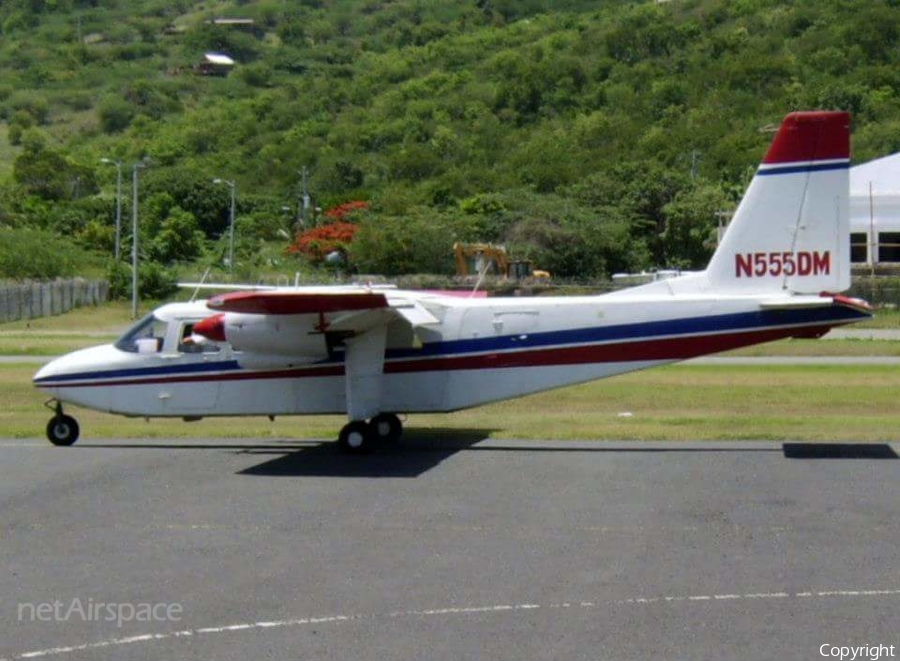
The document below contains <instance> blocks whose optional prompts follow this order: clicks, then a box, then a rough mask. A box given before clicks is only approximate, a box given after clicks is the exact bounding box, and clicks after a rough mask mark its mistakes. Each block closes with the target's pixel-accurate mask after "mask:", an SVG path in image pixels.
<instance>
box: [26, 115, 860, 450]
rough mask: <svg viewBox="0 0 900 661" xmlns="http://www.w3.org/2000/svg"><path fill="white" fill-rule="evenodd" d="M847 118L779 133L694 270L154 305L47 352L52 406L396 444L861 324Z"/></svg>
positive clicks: (68, 433) (52, 434)
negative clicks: (641, 376) (531, 292)
mask: <svg viewBox="0 0 900 661" xmlns="http://www.w3.org/2000/svg"><path fill="white" fill-rule="evenodd" d="M849 127H850V116H849V114H848V113H845V112H832V111H808V112H795V113H791V114H789V115H787V116H786V117H785V118H784V120H783V122H782V123H781V125H780V128H779V130H778V132H777V134H776V135H775V138H774V140H773V142H772V144H771V146H770V147H769V149H768V151H767V153H766V155H765V158H764V159H763V161H762V163H761V164H760V166H759V168H758V170H757V171H756V174H755V176H754V178H753V180H752V181H751V183H750V186H749V187H748V189H747V191H746V193H745V195H744V198H743V200H742V201H741V203H740V205H739V206H738V209H737V210H736V212H735V214H734V216H733V218H732V221H731V223H730V224H729V226H728V228H727V230H726V232H725V234H724V236H723V238H722V240H721V242H720V244H719V246H718V247H717V249H716V251H715V253H714V254H713V256H712V258H711V260H710V262H709V265H708V266H707V268H706V269H705V270H703V271H696V272H692V273H687V274H683V275H679V276H676V277H671V278H667V279H661V280H657V281H654V282H650V283H647V284H644V285H640V286H637V287H631V288H628V289H623V290H620V291H616V292H612V293H607V294H602V295H595V296H572V297H510V298H501V297H496V298H490V297H488V298H475V297H473V298H461V297H458V296H449V295H442V294H440V293H433V292H421V291H404V290H399V289H395V288H391V287H375V286H366V285H349V286H336V287H286V288H273V289H270V290H243V291H233V292H230V293H225V294H220V295H217V296H213V297H212V298H210V299H209V300H208V301H206V302H195V303H173V304H168V305H164V306H162V307H160V308H158V309H156V310H154V311H153V312H152V313H151V314H149V315H147V316H146V317H144V318H143V319H142V320H140V321H139V322H137V323H136V324H135V325H134V326H133V327H132V328H131V329H130V330H128V331H127V332H126V333H125V334H124V335H123V336H122V337H121V338H120V339H119V340H118V341H116V342H115V343H114V344H111V345H104V346H100V347H95V348H90V349H84V350H81V351H76V352H74V353H71V354H68V355H66V356H63V357H60V358H57V359H56V360H53V361H52V362H50V363H49V364H47V365H46V366H44V367H43V368H42V369H41V370H40V371H39V372H38V373H37V374H36V375H35V376H34V384H35V385H36V386H37V387H38V388H39V389H41V390H42V391H44V392H46V393H48V394H50V395H51V397H53V399H52V400H50V402H48V404H49V405H51V408H53V409H54V410H55V414H54V416H53V418H52V419H51V420H50V422H49V423H48V425H47V437H48V439H49V440H50V441H51V442H52V443H54V444H56V445H71V444H72V443H74V442H75V441H76V440H77V438H78V435H79V428H78V423H77V422H76V421H75V419H74V418H72V417H71V416H69V415H67V414H65V413H64V411H63V403H64V402H66V403H72V404H76V405H79V406H84V407H88V408H91V409H97V410H101V411H107V412H110V413H116V414H121V415H125V416H135V417H147V418H150V417H182V418H184V419H185V420H193V419H197V418H201V417H206V416H250V415H265V416H270V417H273V416H276V415H300V414H323V413H345V414H346V415H347V417H348V422H347V424H346V425H344V426H343V428H342V429H341V430H340V434H339V435H338V443H339V445H340V447H341V448H342V449H344V450H346V451H348V452H351V453H363V452H367V451H369V450H371V449H373V448H376V447H379V446H380V445H383V444H390V443H393V442H395V441H397V440H398V439H399V438H400V436H401V434H402V422H401V417H400V416H401V415H405V414H410V413H419V412H423V413H424V412H446V411H455V410H459V409H465V408H468V407H473V406H478V405H481V404H485V403H488V402H494V401H498V400H505V399H508V398H513V397H520V396H523V395H528V394H531V393H536V392H540V391H544V390H548V389H551V388H558V387H561V386H567V385H571V384H576V383H583V382H587V381H593V380H596V379H602V378H605V377H609V376H613V375H616V374H622V373H625V372H631V371H633V370H640V369H645V368H649V367H655V366H658V365H664V364H668V363H672V362H675V361H680V360H685V359H688V358H693V357H695V356H701V355H705V354H711V353H716V352H720V351H726V350H730V349H736V348H738V347H743V346H748V345H752V344H757V343H761V342H768V341H771V340H777V339H780V338H791V337H794V338H814V337H820V336H822V335H824V334H825V333H826V332H828V331H829V330H830V329H832V328H834V327H836V326H842V325H845V324H850V323H853V322H857V321H861V320H864V319H868V318H869V317H871V316H872V308H871V307H870V306H869V305H868V304H867V303H866V302H864V301H861V300H859V299H855V298H849V297H847V296H843V295H841V294H840V293H838V292H841V291H844V290H846V289H847V288H848V287H849V286H850V260H849V257H850V246H849V213H848V197H849V183H848V174H849V164H850V138H849V132H850V129H849Z"/></svg>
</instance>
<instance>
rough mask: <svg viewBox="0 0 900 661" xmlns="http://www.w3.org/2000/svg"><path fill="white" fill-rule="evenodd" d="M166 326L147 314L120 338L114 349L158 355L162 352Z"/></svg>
mask: <svg viewBox="0 0 900 661" xmlns="http://www.w3.org/2000/svg"><path fill="white" fill-rule="evenodd" d="M167 325H168V324H166V322H165V321H163V320H162V319H158V318H157V317H155V316H154V315H153V314H152V313H151V314H148V315H147V316H146V317H144V318H143V319H141V320H140V321H138V322H137V323H136V324H135V325H134V326H132V327H131V328H130V329H129V330H128V332H126V333H125V334H124V335H123V336H122V337H120V338H119V339H118V340H117V341H116V343H115V347H116V349H119V350H120V351H128V352H130V353H159V352H160V351H162V347H163V340H164V339H165V337H166V327H167Z"/></svg>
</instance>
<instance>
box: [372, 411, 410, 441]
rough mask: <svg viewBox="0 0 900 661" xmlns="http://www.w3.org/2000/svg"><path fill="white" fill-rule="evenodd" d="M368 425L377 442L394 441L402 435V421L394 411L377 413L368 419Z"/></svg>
mask: <svg viewBox="0 0 900 661" xmlns="http://www.w3.org/2000/svg"><path fill="white" fill-rule="evenodd" d="M369 427H370V428H371V429H372V436H373V437H374V438H375V440H377V441H378V442H379V443H396V442H397V441H399V440H400V437H401V436H402V435H403V423H402V422H400V418H398V417H397V415H396V414H395V413H379V414H378V415H376V416H375V417H374V418H372V419H371V420H370V421H369Z"/></svg>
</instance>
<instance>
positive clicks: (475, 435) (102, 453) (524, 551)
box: [0, 428, 900, 661]
mask: <svg viewBox="0 0 900 661" xmlns="http://www.w3.org/2000/svg"><path fill="white" fill-rule="evenodd" d="M488 432H489V430H466V431H458V430H457V431H455V432H452V433H445V434H435V433H432V432H425V431H421V430H416V429H415V428H413V429H411V430H410V434H409V436H410V438H409V439H408V440H407V441H406V442H405V444H404V445H403V446H402V449H397V450H391V451H384V452H378V453H375V454H373V455H370V456H363V457H357V456H345V455H342V454H340V453H339V452H338V451H337V450H336V449H335V448H334V447H333V446H332V445H331V444H328V443H322V442H319V441H308V442H306V441H304V442H295V441H283V442H282V441H269V442H260V443H242V442H239V441H234V440H228V441H221V440H212V439H206V440H190V441H181V440H179V441H166V440H153V441H149V440H148V441H134V440H129V441H118V440H93V439H83V440H82V441H79V443H78V444H77V445H76V446H74V447H71V448H54V447H51V446H50V445H49V444H47V443H46V442H45V441H42V440H10V439H4V440H0V518H2V521H3V527H2V538H0V555H2V560H3V562H2V567H3V571H2V573H0V595H2V598H0V659H3V660H6V661H10V660H12V659H17V660H18V659H29V658H41V659H44V658H47V659H66V660H69V659H71V660H81V659H173V658H179V659H211V658H215V659H247V658H266V659H297V658H302V659H350V658H381V659H423V658H427V659H460V658H471V659H525V658H532V659H550V658H552V659H632V658H633V659H650V658H666V659H673V658H678V659H681V658H689V659H705V658H717V659H763V658H765V659H768V658H795V659H801V658H810V659H813V658H824V657H822V656H821V653H820V650H821V649H822V647H821V646H823V645H829V646H841V645H867V644H868V645H874V644H884V645H888V646H889V645H894V646H895V648H894V649H895V650H897V652H898V653H900V634H898V630H897V626H896V624H897V617H896V616H897V613H898V612H900V569H898V567H900V522H898V513H900V480H898V478H900V461H897V455H898V453H900V448H898V447H896V446H892V445H889V444H878V443H875V444H864V445H817V444H802V443H796V444H791V443H787V444H784V443H772V442H727V443H724V442H723V443H707V442H704V443H674V442H661V443H632V442H628V443H624V442H585V441H573V442H556V441H546V442H535V441H517V440H485V438H486V436H487V434H488ZM76 601H77V603H78V605H79V606H80V610H79V608H73V607H74V606H75V604H76ZM56 602H59V604H60V607H55V613H53V614H51V610H53V609H54V607H53V606H52V605H53V604H55V603H56ZM99 603H103V604H116V605H117V607H120V606H126V607H127V606H128V605H131V606H140V605H141V604H153V605H155V604H163V605H165V606H172V605H177V606H178V608H177V611H175V612H177V618H176V617H170V618H160V619H159V620H157V621H152V622H138V621H134V620H133V619H132V620H130V621H124V622H122V623H121V626H118V623H117V622H115V621H108V619H107V617H106V615H107V614H108V611H106V610H104V611H103V612H101V613H99V614H98V613H94V614H91V613H89V612H85V610H86V609H87V607H88V606H89V605H90V604H95V605H96V604H99ZM44 604H47V605H48V607H47V608H45V609H44V610H43V611H38V610H37V609H38V608H39V607H40V606H41V605H44ZM67 610H68V611H70V612H69V614H68V617H61V616H60V615H65V611H67ZM38 612H43V613H44V615H46V616H47V617H39V616H38V615H37V613H38ZM118 612H119V613H121V612H122V611H121V610H120V611H118ZM162 612H163V611H157V614H161V613H162ZM125 614H126V615H127V614H128V611H127V610H126V611H125ZM91 615H97V617H91ZM85 616H87V617H85ZM826 651H827V650H826Z"/></svg>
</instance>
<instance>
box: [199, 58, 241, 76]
mask: <svg viewBox="0 0 900 661" xmlns="http://www.w3.org/2000/svg"><path fill="white" fill-rule="evenodd" d="M234 64H235V62H234V60H232V59H231V58H230V57H228V56H227V55H225V54H223V53H204V55H203V59H202V60H201V61H200V63H199V64H198V65H197V66H196V67H195V68H196V71H197V73H199V74H200V75H201V76H227V75H228V74H229V73H230V72H231V70H232V69H233V68H234Z"/></svg>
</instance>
